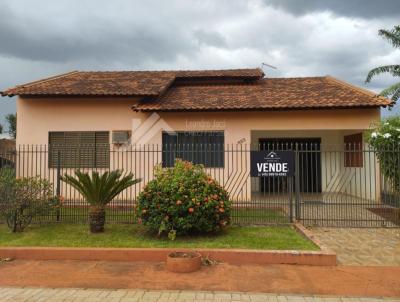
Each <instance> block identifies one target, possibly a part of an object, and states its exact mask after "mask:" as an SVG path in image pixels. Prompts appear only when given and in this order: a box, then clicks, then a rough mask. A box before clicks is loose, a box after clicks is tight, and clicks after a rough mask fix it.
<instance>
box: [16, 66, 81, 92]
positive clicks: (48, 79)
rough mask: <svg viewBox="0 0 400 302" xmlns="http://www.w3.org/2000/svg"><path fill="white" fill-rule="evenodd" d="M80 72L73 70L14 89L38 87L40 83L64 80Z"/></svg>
mask: <svg viewBox="0 0 400 302" xmlns="http://www.w3.org/2000/svg"><path fill="white" fill-rule="evenodd" d="M79 72H80V71H79V70H73V71H70V72H66V73H62V74H59V75H55V76H52V77H48V78H44V79H41V80H36V81H32V82H28V83H25V84H22V85H16V86H15V87H14V88H16V87H29V86H32V85H36V84H39V83H45V82H48V81H52V80H55V79H59V78H63V77H66V76H69V75H71V74H75V73H79ZM11 89H12V88H11Z"/></svg>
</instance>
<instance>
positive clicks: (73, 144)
mask: <svg viewBox="0 0 400 302" xmlns="http://www.w3.org/2000/svg"><path fill="white" fill-rule="evenodd" d="M109 136H110V135H109V132H107V131H67V132H49V168H56V167H57V165H58V161H59V162H60V167H61V168H109V167H110V145H109V142H110V138H109Z"/></svg>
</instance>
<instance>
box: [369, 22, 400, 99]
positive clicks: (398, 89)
mask: <svg viewBox="0 0 400 302" xmlns="http://www.w3.org/2000/svg"><path fill="white" fill-rule="evenodd" d="M379 35H380V36H382V37H383V38H385V39H386V40H388V41H389V42H390V43H391V44H392V45H393V47H395V48H400V25H397V26H395V27H394V28H393V29H392V30H385V29H381V30H379ZM382 73H390V74H391V75H392V76H394V77H398V76H400V65H386V66H380V67H376V68H374V69H372V70H371V71H370V72H369V73H368V75H367V78H366V80H365V82H366V83H369V82H370V81H371V79H372V78H373V77H374V76H377V75H379V74H382ZM380 95H382V96H384V97H391V98H392V101H393V102H395V103H396V102H397V100H398V99H399V98H400V83H396V84H394V85H392V86H390V87H388V88H386V89H384V90H383V91H381V93H380Z"/></svg>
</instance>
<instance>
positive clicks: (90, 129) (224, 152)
mask: <svg viewBox="0 0 400 302" xmlns="http://www.w3.org/2000/svg"><path fill="white" fill-rule="evenodd" d="M1 94H2V96H10V97H11V96H18V99H17V112H18V114H17V117H18V122H17V145H18V146H25V147H24V148H28V149H29V148H30V147H29V145H31V148H34V147H33V146H32V145H34V146H36V148H38V146H40V148H48V150H47V149H46V152H47V151H48V158H45V159H43V163H44V164H45V165H47V166H46V167H44V168H43V170H46V171H47V169H50V170H52V169H55V168H56V166H57V164H59V165H60V166H61V168H62V169H72V168H76V167H83V168H96V169H103V168H106V169H108V168H116V167H122V168H124V169H126V170H132V171H134V172H135V173H136V175H137V176H139V177H144V178H145V182H146V181H148V180H149V179H151V177H152V172H151V170H152V167H153V166H154V165H155V164H157V163H161V162H162V163H163V165H164V166H168V165H171V163H172V162H173V160H174V158H175V157H183V158H186V159H189V160H194V161H196V162H199V163H202V164H204V165H205V166H206V168H207V169H208V170H209V172H210V173H211V174H212V175H213V176H214V177H215V178H217V179H218V180H220V182H221V183H223V184H224V186H225V187H226V188H227V189H228V190H229V191H230V193H231V196H233V198H234V199H236V200H242V201H243V200H247V201H249V200H254V198H255V196H259V195H260V194H265V193H266V192H269V193H271V192H272V193H274V194H275V193H278V192H280V191H282V192H288V190H289V189H288V185H289V184H288V183H287V180H284V179H277V181H276V182H275V180H271V179H267V178H261V179H253V178H251V177H250V176H249V171H248V169H249V160H250V156H249V152H248V151H249V150H255V149H259V148H261V149H262V148H266V149H267V148H268V149H276V148H286V149H287V148H293V146H294V145H296V146H297V148H299V149H300V151H302V152H303V151H304V154H302V155H301V156H300V160H299V161H300V163H299V167H300V170H301V172H300V174H299V178H301V179H299V181H300V188H299V190H300V191H301V192H303V193H335V192H340V193H341V194H342V195H351V196H357V197H359V198H363V199H375V198H377V199H379V193H380V189H379V182H378V181H377V179H378V178H379V171H378V170H379V169H378V167H377V164H376V161H375V160H374V161H371V159H370V158H368V156H367V154H363V153H362V152H363V151H362V150H361V151H360V150H359V148H362V147H361V146H362V145H363V135H362V133H363V131H364V130H366V129H368V128H369V127H370V125H371V124H373V123H374V122H377V121H378V120H379V119H380V109H381V108H382V107H386V106H390V105H391V101H390V100H388V99H385V98H383V97H379V96H376V95H375V94H374V93H372V92H370V91H367V90H365V89H361V88H359V87H355V86H353V85H351V84H348V83H345V82H343V81H341V80H338V79H336V78H333V77H331V76H324V77H304V78H269V77H265V75H264V73H263V71H262V70H260V69H233V70H193V71H117V72H100V71H96V72H83V71H74V72H70V73H66V74H62V75H58V76H55V77H51V78H47V79H43V80H38V81H35V82H31V83H27V84H22V85H18V86H16V87H14V88H10V89H7V90H4V91H2V92H1ZM109 144H110V145H111V149H110V146H109ZM350 144H351V145H352V146H353V147H351V148H355V150H350V149H348V147H346V146H348V145H350ZM288 145H290V147H287V146H288ZM46 146H48V147H46ZM171 146H172V147H171ZM266 146H267V147H266ZM279 146H280V147H279ZM285 146H286V147H285ZM137 148H140V149H141V150H147V151H145V152H142V153H138V152H136V151H137ZM146 148H147V149H146ZM180 148H181V149H180ZM346 148H347V149H346ZM32 150H33V149H31V151H32ZM129 150H131V151H130V153H129V152H128V151H129ZM132 150H135V152H134V158H133V155H132V154H133V153H132ZM123 151H126V152H125V153H124V152H123ZM120 152H122V153H120ZM346 152H348V153H346ZM60 156H61V158H60ZM117 156H118V158H117ZM139 156H141V157H139ZM78 162H79V163H78ZM36 165H38V164H37V163H36ZM26 169H27V170H29V168H26ZM40 169H42V168H40ZM37 170H38V169H37V167H36V168H31V169H30V171H37ZM30 173H31V172H30ZM49 173H50V172H49ZM371 175H372V176H371ZM363 178H365V179H367V178H369V180H368V181H361V179H363ZM358 179H360V180H358ZM141 185H143V184H141ZM367 188H368V189H367ZM371 188H372V189H371ZM135 190H136V189H135ZM137 190H139V189H137ZM129 194H131V195H135V194H137V192H136V191H135V192H133V193H129ZM257 194H258V195H257ZM326 196H328V197H326V198H329V194H327V195H326ZM324 198H325V197H324ZM335 198H337V197H335ZM285 202H286V201H285Z"/></svg>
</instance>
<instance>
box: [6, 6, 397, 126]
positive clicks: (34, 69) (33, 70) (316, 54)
mask: <svg viewBox="0 0 400 302" xmlns="http://www.w3.org/2000/svg"><path fill="white" fill-rule="evenodd" d="M375 5H376V7H375ZM399 6H400V1H399V0H398V1H392V0H387V1H385V2H384V4H381V3H380V2H378V1H370V0H364V1H361V0H347V1H343V0H330V1H328V0H318V1H317V0H308V1H305V0H293V1H288V0H279V1H278V0H269V1H267V0H248V1H242V0H218V1H213V0H208V1H207V0H192V1H187V0H170V1H161V0H160V1H155V0H147V1H130V0H113V1H112V2H111V1H107V0H79V2H78V0H77V1H68V0H58V1H53V0H37V1H35V3H33V2H32V1H29V0H19V1H15V0H2V1H1V3H0V41H1V42H0V90H1V89H4V88H7V87H10V86H13V85H15V84H21V83H24V82H28V81H32V80H36V79H40V78H43V77H46V76H49V75H53V74H58V73H63V72H67V71H70V70H75V69H80V70H121V69H125V70H129V69H131V70H132V69H188V68H194V69H202V68H239V67H255V66H260V64H261V62H266V63H268V64H271V65H274V66H277V67H278V68H279V69H278V70H272V69H266V70H265V71H266V73H267V75H268V76H313V75H314V76H315V75H326V74H331V75H333V76H336V77H339V78H341V79H343V80H346V81H349V82H351V83H353V84H357V85H360V86H363V87H366V88H369V89H374V91H379V90H381V89H382V88H384V87H385V86H388V85H389V84H390V83H392V82H393V78H386V77H382V78H377V79H375V80H374V81H373V82H372V83H371V84H370V85H368V86H364V79H365V76H366V73H367V72H368V70H369V69H370V68H372V67H375V66H378V65H381V64H382V63H390V62H396V61H398V60H400V54H399V53H397V55H396V53H393V48H392V47H390V46H389V45H388V43H386V42H385V41H384V40H383V39H381V38H380V37H378V36H377V31H378V29H380V28H391V27H392V26H393V25H394V22H395V21H394V20H395V18H392V17H397V16H398V15H399V14H400V7H399ZM323 11H330V12H332V14H326V15H308V16H305V15H307V14H308V13H313V12H323ZM288 12H290V13H288ZM339 17H340V18H339ZM342 17H344V18H342ZM354 17H361V18H362V19H355V18H354ZM385 60H386V61H385ZM13 110H15V105H14V102H13V100H11V99H9V98H4V99H0V122H1V121H2V116H4V114H5V113H9V112H10V111H11V112H12V111H13Z"/></svg>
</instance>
